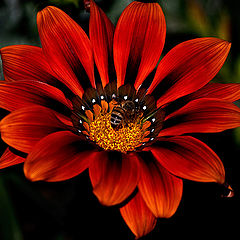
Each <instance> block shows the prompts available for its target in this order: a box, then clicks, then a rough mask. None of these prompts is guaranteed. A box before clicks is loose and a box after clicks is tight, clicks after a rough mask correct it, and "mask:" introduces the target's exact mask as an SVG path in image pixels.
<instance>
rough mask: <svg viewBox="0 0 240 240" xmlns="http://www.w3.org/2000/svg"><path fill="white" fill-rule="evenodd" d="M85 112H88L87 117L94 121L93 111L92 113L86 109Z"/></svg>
mask: <svg viewBox="0 0 240 240" xmlns="http://www.w3.org/2000/svg"><path fill="white" fill-rule="evenodd" d="M85 114H86V116H87V118H88V119H89V120H90V121H91V122H92V121H93V113H92V111H90V110H86V111H85Z"/></svg>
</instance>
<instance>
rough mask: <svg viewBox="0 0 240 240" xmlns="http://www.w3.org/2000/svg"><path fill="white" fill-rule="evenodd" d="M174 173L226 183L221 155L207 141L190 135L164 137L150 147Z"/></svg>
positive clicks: (190, 178) (204, 180)
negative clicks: (204, 141)
mask: <svg viewBox="0 0 240 240" xmlns="http://www.w3.org/2000/svg"><path fill="white" fill-rule="evenodd" d="M149 149H150V150H151V152H152V153H153V155H154V157H155V158H156V159H157V160H158V161H159V162H160V164H161V165H162V166H164V167H165V168H166V169H167V170H168V171H169V172H171V173H172V174H174V175H176V176H179V177H181V178H186V179H189V180H193V181H199V182H218V183H224V179H225V171H224V167H223V164H222V162H221V160H220V159H219V157H218V156H217V155H216V153H215V152H213V150H212V149H210V148H209V147H208V146H207V145H206V144H205V143H203V142H201V141H199V140H198V139H196V138H193V137H189V136H177V137H172V138H168V139H162V140H160V142H158V143H157V144H156V146H151V147H150V148H149Z"/></svg>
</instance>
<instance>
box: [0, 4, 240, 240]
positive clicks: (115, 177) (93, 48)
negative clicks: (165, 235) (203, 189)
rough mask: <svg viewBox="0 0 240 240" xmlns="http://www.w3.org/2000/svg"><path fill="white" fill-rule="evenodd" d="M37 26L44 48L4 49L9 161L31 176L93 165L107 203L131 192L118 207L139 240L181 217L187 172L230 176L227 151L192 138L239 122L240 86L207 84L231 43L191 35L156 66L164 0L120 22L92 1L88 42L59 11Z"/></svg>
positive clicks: (1, 97)
mask: <svg viewBox="0 0 240 240" xmlns="http://www.w3.org/2000/svg"><path fill="white" fill-rule="evenodd" d="M37 24H38V30H39V35H40V39H41V44H42V48H40V47H34V46H27V45H17V46H8V47H4V48H2V49H1V57H2V62H3V71H4V77H5V81H2V82H1V84H0V106H1V108H3V109H5V110H7V111H9V114H8V115H6V117H4V118H3V119H2V120H1V122H0V130H1V137H2V140H3V141H4V142H5V143H6V144H7V145H8V146H9V147H8V148H7V149H6V151H5V153H4V154H3V156H2V157H1V159H0V164H1V167H2V168H3V167H7V166H11V165H14V164H17V163H20V162H24V173H25V175H26V177H27V178H28V179H30V180H32V181H39V180H44V181H49V182H52V181H63V180H66V179H69V178H72V177H74V176H76V175H78V174H80V173H81V172H83V171H84V170H86V169H88V170H89V176H90V179H91V183H92V186H93V192H94V194H95V195H96V196H97V198H98V199H99V201H100V202H101V203H102V204H104V205H107V206H111V205H116V204H119V203H122V202H123V201H124V200H126V199H127V198H128V199H130V200H129V201H128V202H127V203H126V204H125V205H124V206H123V207H121V208H120V212H121V215H122V217H123V219H124V220H125V222H126V224H127V225H128V226H129V228H130V229H131V230H132V232H133V233H134V234H135V236H136V237H137V238H139V237H141V236H143V235H146V234H147V233H148V232H150V231H151V230H152V229H153V228H154V226H155V224H156V219H157V218H169V217H171V216H172V215H173V214H174V213H175V211H176V209H177V207H178V205H179V202H180V200H181V197H182V188H183V183H182V178H184V179H189V180H193V181H199V182H217V183H220V184H224V183H225V172H224V167H223V164H222V162H221V160H220V159H219V157H218V156H217V155H216V153H215V152H213V150H211V149H210V148H209V147H208V146H207V145H206V144H204V143H203V142H201V141H200V140H198V139H196V138H194V137H191V136H189V134H191V133H205V132H207V133H211V132H220V131H223V130H225V129H230V128H235V127H238V126H240V109H239V108H238V107H237V106H235V105H234V104H233V103H232V102H234V101H236V100H237V99H239V98H240V87H239V85H238V84H220V83H209V81H211V80H212V79H213V78H214V77H215V75H216V74H217V73H218V71H219V70H220V68H221V67H222V65H223V63H224V61H225V59H226V57H227V55H228V52H229V50H230V43H228V42H226V41H224V40H221V39H216V38H199V39H193V40H189V41H186V42H183V43H181V44H179V45H177V46H176V47H174V48H173V49H172V50H171V51H170V52H169V53H168V54H166V55H165V56H164V57H163V59H162V60H161V61H160V63H159V64H158V66H157V68H156V70H154V69H155V67H156V64H157V63H158V61H159V58H160V55H161V52H162V49H163V46H164V42H165V33H166V24H165V18H164V15H163V12H162V10H161V7H160V6H159V4H157V3H141V2H137V1H134V2H132V3H131V4H130V5H129V6H128V7H127V8H126V9H125V10H124V12H123V13H122V15H121V16H120V19H119V21H118V23H117V26H116V27H114V26H113V24H112V23H111V21H110V20H109V19H108V17H107V16H106V15H105V14H104V12H103V11H102V10H101V9H100V8H99V7H98V6H97V5H96V4H95V3H94V2H93V1H90V25H89V38H88V36H87V35H86V34H85V32H84V31H83V30H82V29H81V27H80V26H79V25H78V24H77V23H76V22H74V21H73V20H72V19H71V18H70V17H69V16H68V15H67V14H65V13H64V12H62V11H61V10H60V9H58V8H56V7H52V6H50V7H47V8H45V9H43V10H42V11H40V12H39V13H38V16H37ZM94 64H95V65H96V69H95V72H94ZM97 70H98V71H97ZM13 149H16V150H18V151H13ZM17 153H25V154H26V156H27V157H26V158H23V157H22V156H23V155H21V154H19V156H18V155H16V154H17ZM135 190H136V191H135ZM133 192H134V193H136V192H137V193H136V194H133Z"/></svg>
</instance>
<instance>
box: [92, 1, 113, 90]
mask: <svg viewBox="0 0 240 240" xmlns="http://www.w3.org/2000/svg"><path fill="white" fill-rule="evenodd" d="M90 6H91V7H90V22H89V35H90V40H91V43H92V46H93V52H94V58H95V63H96V66H97V68H98V71H99V74H100V77H101V80H102V85H103V87H105V86H106V84H107V83H108V82H109V71H111V70H112V69H113V53H112V51H113V50H112V49H113V47H112V46H113V33H114V25H113V24H112V22H111V21H110V20H109V18H108V17H107V15H106V14H105V13H104V12H103V11H102V9H101V8H99V7H98V6H97V5H96V4H95V2H94V1H91V2H90Z"/></svg>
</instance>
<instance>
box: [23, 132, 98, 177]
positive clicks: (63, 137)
mask: <svg viewBox="0 0 240 240" xmlns="http://www.w3.org/2000/svg"><path fill="white" fill-rule="evenodd" d="M97 156H98V154H97V153H96V152H94V151H93V146H92V145H91V144H90V143H88V142H87V141H86V140H83V138H81V137H80V136H78V135H76V134H74V133H72V132H69V131H62V132H56V133H52V134H50V135H48V136H46V137H44V138H43V139H42V140H41V141H39V142H38V143H37V144H36V145H35V146H34V148H33V149H32V151H31V152H30V153H29V155H28V157H27V158H26V161H25V163H24V173H25V175H26V177H27V178H28V179H30V180H31V181H39V180H44V181H48V182H56V181H63V180H66V179H69V178H72V177H75V176H76V175H78V174H80V173H81V172H83V171H84V170H85V169H86V168H87V167H88V166H89V162H90V161H91V160H92V159H94V158H96V157H97Z"/></svg>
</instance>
